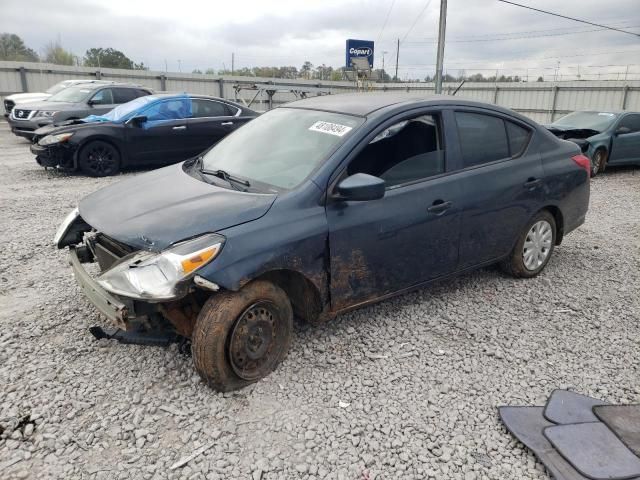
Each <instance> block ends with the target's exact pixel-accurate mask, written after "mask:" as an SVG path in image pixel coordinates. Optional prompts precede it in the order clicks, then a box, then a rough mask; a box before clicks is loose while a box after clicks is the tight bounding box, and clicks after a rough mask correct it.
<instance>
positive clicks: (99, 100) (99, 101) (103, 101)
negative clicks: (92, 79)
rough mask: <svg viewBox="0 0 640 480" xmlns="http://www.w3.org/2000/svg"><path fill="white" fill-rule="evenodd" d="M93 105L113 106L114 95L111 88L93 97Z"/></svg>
mask: <svg viewBox="0 0 640 480" xmlns="http://www.w3.org/2000/svg"><path fill="white" fill-rule="evenodd" d="M91 101H92V102H93V105H113V93H112V92H111V89H110V88H104V89H102V90H100V91H99V92H98V93H96V94H95V95H94V96H93V97H91Z"/></svg>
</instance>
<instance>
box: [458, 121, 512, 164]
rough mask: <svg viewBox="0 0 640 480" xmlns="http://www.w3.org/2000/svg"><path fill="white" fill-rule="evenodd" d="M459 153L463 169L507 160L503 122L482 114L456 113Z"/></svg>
mask: <svg viewBox="0 0 640 480" xmlns="http://www.w3.org/2000/svg"><path fill="white" fill-rule="evenodd" d="M455 116H456V123H457V125H458V137H459V138H460V151H461V152H462V162H463V164H464V166H465V167H471V166H474V165H482V164H483V163H489V162H493V161H495V160H501V159H503V158H508V157H509V156H510V155H509V144H508V141H507V133H506V131H505V126H504V121H503V120H502V119H501V118H498V117H494V116H491V115H484V114H482V113H470V112H456V113H455Z"/></svg>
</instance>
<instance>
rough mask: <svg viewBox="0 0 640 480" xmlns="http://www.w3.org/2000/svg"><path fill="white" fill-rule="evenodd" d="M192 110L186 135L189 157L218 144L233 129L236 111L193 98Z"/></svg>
mask: <svg viewBox="0 0 640 480" xmlns="http://www.w3.org/2000/svg"><path fill="white" fill-rule="evenodd" d="M192 108H193V115H192V118H191V119H190V120H189V122H188V126H189V129H188V135H189V140H190V149H191V152H192V153H191V155H196V154H198V153H200V152H203V151H204V150H206V149H208V148H209V147H211V146H212V145H214V144H216V143H217V142H219V141H220V140H221V139H222V138H224V137H225V136H226V135H228V134H229V133H230V132H231V131H232V130H233V129H234V127H235V125H236V118H235V114H236V113H237V112H238V109H237V108H235V107H233V108H232V107H230V106H229V105H227V104H226V103H223V102H218V101H216V100H208V99H206V98H193V99H192Z"/></svg>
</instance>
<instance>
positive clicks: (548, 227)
mask: <svg viewBox="0 0 640 480" xmlns="http://www.w3.org/2000/svg"><path fill="white" fill-rule="evenodd" d="M555 244H556V220H555V218H554V216H553V215H552V214H551V212H549V211H548V210H541V211H540V212H538V213H536V214H535V215H534V216H533V218H532V219H531V220H530V221H529V222H528V223H527V224H526V225H525V227H524V228H523V229H522V232H521V233H520V236H519V237H518V241H517V242H516V245H515V247H514V248H513V250H512V251H511V254H510V255H509V256H508V257H507V258H506V259H504V260H503V261H502V262H501V263H500V266H501V267H502V269H503V270H504V271H505V272H507V273H508V274H510V275H512V276H514V277H520V278H531V277H535V276H536V275H538V274H539V273H540V272H541V271H542V270H543V269H544V267H545V266H546V265H547V263H549V259H550V258H551V254H552V253H553V248H554V246H555Z"/></svg>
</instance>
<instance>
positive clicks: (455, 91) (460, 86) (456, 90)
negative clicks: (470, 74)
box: [451, 78, 467, 97]
mask: <svg viewBox="0 0 640 480" xmlns="http://www.w3.org/2000/svg"><path fill="white" fill-rule="evenodd" d="M466 81H467V79H466V78H465V79H464V80H462V83H460V85H458V88H456V89H455V90H454V91H453V93H452V94H451V96H452V97H453V96H454V95H455V94H456V93H458V90H460V89H461V88H462V85H464V82H466Z"/></svg>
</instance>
